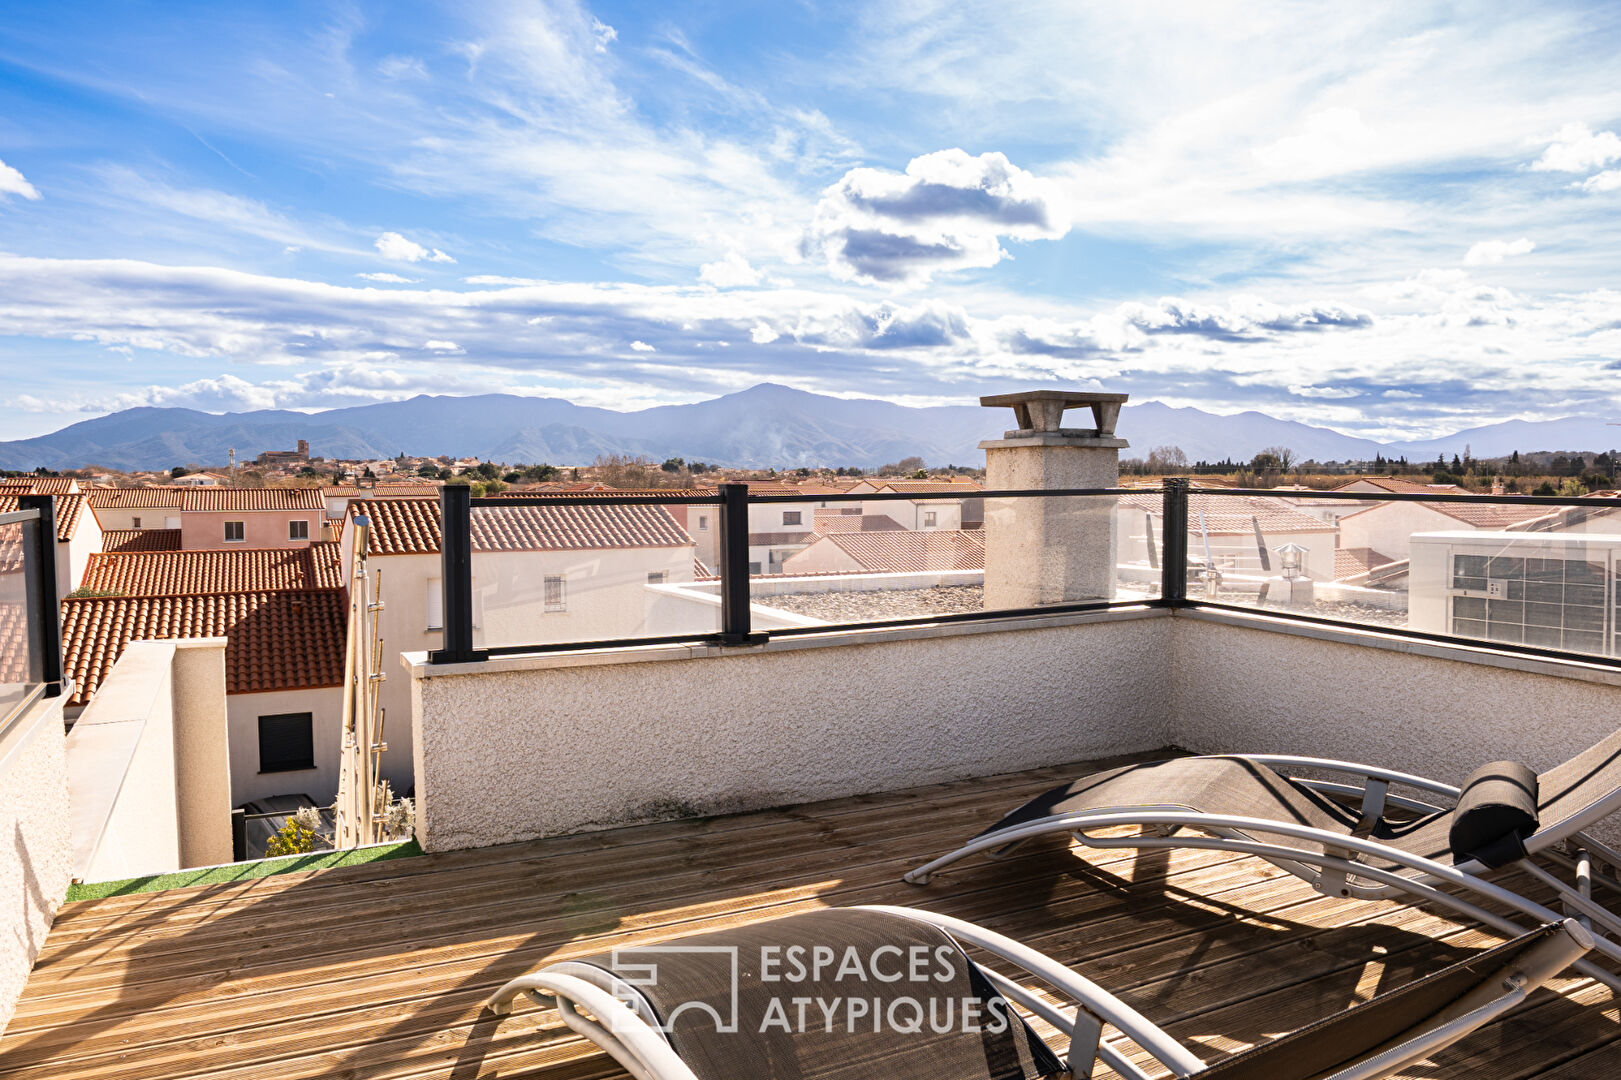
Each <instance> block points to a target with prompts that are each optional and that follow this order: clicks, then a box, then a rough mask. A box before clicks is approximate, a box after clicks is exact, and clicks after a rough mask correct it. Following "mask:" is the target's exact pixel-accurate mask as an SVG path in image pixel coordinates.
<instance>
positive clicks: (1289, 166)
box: [1255, 107, 1378, 179]
mask: <svg viewBox="0 0 1621 1080" xmlns="http://www.w3.org/2000/svg"><path fill="white" fill-rule="evenodd" d="M1377 146H1378V136H1377V134H1376V133H1375V132H1373V131H1372V130H1371V129H1369V127H1368V125H1367V124H1365V123H1363V121H1362V114H1361V113H1360V112H1359V111H1357V110H1356V109H1348V108H1343V107H1337V108H1332V109H1323V110H1321V111H1320V112H1315V113H1312V114H1311V115H1310V116H1308V117H1306V122H1305V130H1304V132H1303V133H1302V134H1299V135H1289V136H1286V137H1284V138H1282V139H1279V140H1278V141H1277V142H1274V143H1272V144H1270V145H1268V146H1263V147H1258V148H1257V149H1256V150H1255V159H1256V160H1257V161H1259V162H1260V163H1261V164H1262V165H1263V166H1265V167H1266V168H1267V169H1269V170H1271V171H1273V172H1277V173H1283V174H1285V175H1287V176H1288V177H1289V178H1290V179H1302V178H1307V177H1314V176H1328V175H1333V174H1336V173H1342V172H1351V171H1355V170H1356V169H1359V168H1361V167H1362V166H1363V165H1365V164H1368V163H1369V162H1370V161H1372V160H1373V152H1374V151H1375V150H1376V148H1377Z"/></svg>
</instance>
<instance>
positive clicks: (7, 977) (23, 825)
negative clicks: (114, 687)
mask: <svg viewBox="0 0 1621 1080" xmlns="http://www.w3.org/2000/svg"><path fill="white" fill-rule="evenodd" d="M64 700H65V699H64V698H60V697H54V698H44V699H42V700H40V701H36V702H35V703H34V704H32V705H30V706H29V707H28V711H27V712H25V713H24V714H23V715H22V716H19V717H17V718H16V719H15V720H14V721H13V722H12V723H11V724H10V725H9V726H7V727H6V728H5V729H4V730H3V731H0V830H3V835H4V838H5V843H4V846H3V847H0V911H4V912H5V919H6V924H5V927H4V928H3V929H0V1031H4V1030H5V1027H6V1023H7V1022H8V1021H9V1020H10V1019H11V1015H12V1012H13V1011H14V1010H15V1008H16V1005H17V997H18V995H19V994H21V993H22V989H23V984H24V983H25V982H26V981H27V980H28V972H29V969H30V968H31V967H32V966H33V963H34V958H35V957H36V956H38V955H39V951H40V948H41V947H42V946H43V945H44V944H45V935H46V932H47V931H49V930H50V928H51V921H52V920H53V919H54V918H55V917H56V909H57V908H58V907H60V906H61V904H62V898H63V897H64V896H65V895H67V888H68V882H69V881H70V880H71V879H72V877H73V841H72V836H71V834H70V832H69V828H68V787H67V752H66V740H65V739H64V737H63V731H62V703H63V701H64Z"/></svg>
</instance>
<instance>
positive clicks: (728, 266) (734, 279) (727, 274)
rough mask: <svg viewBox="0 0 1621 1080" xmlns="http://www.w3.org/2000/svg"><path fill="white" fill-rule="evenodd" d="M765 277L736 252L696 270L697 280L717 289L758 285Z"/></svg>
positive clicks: (731, 252)
mask: <svg viewBox="0 0 1621 1080" xmlns="http://www.w3.org/2000/svg"><path fill="white" fill-rule="evenodd" d="M764 276H765V275H764V274H763V273H761V272H760V271H759V270H756V269H755V268H754V267H752V266H750V265H749V261H748V260H747V259H745V258H744V257H743V256H742V255H741V254H739V253H738V252H736V251H728V252H727V253H726V257H725V258H723V259H720V260H718V261H716V262H711V263H704V264H703V265H702V266H701V267H699V268H698V280H699V281H707V282H708V283H709V284H711V285H713V286H715V287H716V288H718V289H734V288H737V287H738V286H740V285H758V284H760V279H761V278H763V277H764Z"/></svg>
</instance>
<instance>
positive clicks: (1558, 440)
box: [1391, 416, 1621, 461]
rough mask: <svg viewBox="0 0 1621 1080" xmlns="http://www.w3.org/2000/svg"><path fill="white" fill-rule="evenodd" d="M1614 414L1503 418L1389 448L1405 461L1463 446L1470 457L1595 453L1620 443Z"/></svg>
mask: <svg viewBox="0 0 1621 1080" xmlns="http://www.w3.org/2000/svg"><path fill="white" fill-rule="evenodd" d="M1616 419H1617V418H1616V417H1603V416H1561V417H1559V418H1558V419H1557V420H1505V421H1503V422H1502V423H1501V424H1488V425H1486V426H1485V427H1476V428H1469V429H1468V430H1466V431H1460V432H1458V433H1457V434H1455V435H1447V436H1444V437H1442V438H1439V439H1425V440H1423V441H1421V442H1410V443H1398V444H1396V445H1395V446H1392V447H1391V449H1392V450H1393V451H1395V452H1397V453H1401V454H1406V455H1407V458H1408V460H1409V461H1424V460H1427V459H1429V458H1433V457H1435V456H1436V455H1438V454H1445V455H1446V456H1447V457H1451V456H1452V455H1453V454H1462V453H1463V452H1464V450H1465V449H1467V450H1468V451H1469V454H1470V456H1472V457H1477V458H1480V457H1502V456H1504V455H1506V454H1512V453H1513V452H1514V451H1516V450H1518V451H1520V452H1521V453H1522V454H1523V453H1526V452H1528V451H1533V450H1567V451H1568V450H1587V451H1590V452H1596V451H1599V450H1610V449H1613V448H1615V447H1618V446H1621V426H1617V425H1616V423H1615V421H1616Z"/></svg>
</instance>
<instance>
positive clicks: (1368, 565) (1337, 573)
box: [1334, 547, 1396, 578]
mask: <svg viewBox="0 0 1621 1080" xmlns="http://www.w3.org/2000/svg"><path fill="white" fill-rule="evenodd" d="M1395 561H1396V560H1394V559H1392V558H1391V557H1390V556H1389V555H1383V554H1380V553H1379V552H1377V551H1375V550H1373V549H1372V548H1367V547H1358V548H1337V549H1335V551H1334V577H1335V578H1348V577H1352V576H1354V575H1356V574H1365V573H1367V572H1368V571H1369V570H1372V569H1373V568H1374V567H1376V566H1384V565H1385V564H1386V563H1392V562H1395Z"/></svg>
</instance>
